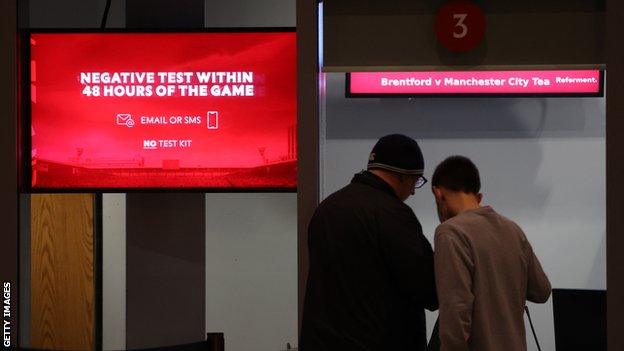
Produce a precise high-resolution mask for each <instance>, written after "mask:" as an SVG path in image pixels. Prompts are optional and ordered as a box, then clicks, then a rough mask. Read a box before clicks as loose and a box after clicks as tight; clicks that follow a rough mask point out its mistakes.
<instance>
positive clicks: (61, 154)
mask: <svg viewBox="0 0 624 351" xmlns="http://www.w3.org/2000/svg"><path fill="white" fill-rule="evenodd" d="M295 44H296V40H295V33H294V32H292V31H282V32H279V31H278V32H199V33H31V34H30V122H31V127H30V140H31V142H30V146H31V150H30V151H31V155H32V156H31V165H29V168H31V170H32V171H31V181H30V183H31V185H32V188H33V189H126V188H127V189H133V188H139V189H141V188H173V189H175V188H218V189H294V188H295V187H296V184H297V169H296V167H297V166H296V165H297V160H296V157H297V140H296V113H297V105H296V96H297V92H296V47H295Z"/></svg>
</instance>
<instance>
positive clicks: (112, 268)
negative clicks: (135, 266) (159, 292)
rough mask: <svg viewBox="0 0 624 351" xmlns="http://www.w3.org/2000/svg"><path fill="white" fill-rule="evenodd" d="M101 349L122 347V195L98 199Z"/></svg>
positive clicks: (123, 291)
mask: <svg viewBox="0 0 624 351" xmlns="http://www.w3.org/2000/svg"><path fill="white" fill-rule="evenodd" d="M102 232H103V234H102V266H103V267H102V326H103V328H102V348H103V349H104V350H124V349H125V348H126V195H125V194H104V195H103V196H102Z"/></svg>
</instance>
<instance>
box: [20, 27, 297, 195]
mask: <svg viewBox="0 0 624 351" xmlns="http://www.w3.org/2000/svg"><path fill="white" fill-rule="evenodd" d="M197 33H199V34H202V33H206V34H211V33H215V34H217V33H250V34H253V33H293V34H295V43H296V36H297V30H296V27H207V28H198V29H177V28H166V29H125V28H105V29H99V28H24V29H22V30H20V33H19V40H18V42H19V55H20V59H19V61H18V62H19V73H18V75H19V80H20V82H19V86H18V88H19V89H18V104H19V108H18V110H19V121H18V126H19V128H20V130H19V131H18V140H19V141H18V142H19V143H20V145H19V147H18V150H19V151H18V152H19V159H20V165H19V170H20V171H19V173H20V174H19V177H18V178H19V179H18V184H19V189H20V192H21V193H26V194H38V193H47V194H49V193H59V194H62V193H198V192H200V193H201V192H203V193H296V192H297V186H294V187H235V188H219V187H179V188H174V187H136V188H133V187H75V186H73V187H66V188H47V187H33V186H32V139H31V138H32V136H31V125H32V123H31V122H32V110H31V103H30V99H31V91H30V79H31V74H30V70H31V69H30V57H31V56H30V38H31V35H32V34H197ZM295 55H297V53H296V52H295ZM296 66H297V62H295V67H296ZM295 79H297V77H295ZM295 109H296V111H298V110H299V106H298V100H297V99H295ZM296 115H298V112H297V114H296ZM295 128H296V130H297V139H296V140H297V141H298V139H299V135H298V134H299V133H298V120H297V116H295ZM298 145H299V144H298V142H297V150H296V152H297V168H298V164H299V150H298V149H299V148H298ZM296 176H297V179H296V184H298V183H299V179H298V174H297V175H296Z"/></svg>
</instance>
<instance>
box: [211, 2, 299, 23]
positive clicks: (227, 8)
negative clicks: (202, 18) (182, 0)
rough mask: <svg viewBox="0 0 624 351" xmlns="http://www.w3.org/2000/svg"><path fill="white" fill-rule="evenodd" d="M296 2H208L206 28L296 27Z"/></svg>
mask: <svg viewBox="0 0 624 351" xmlns="http://www.w3.org/2000/svg"><path fill="white" fill-rule="evenodd" d="M295 4H296V1H295V0H227V1H211V0H207V1H206V22H205V24H206V27H294V26H295Z"/></svg>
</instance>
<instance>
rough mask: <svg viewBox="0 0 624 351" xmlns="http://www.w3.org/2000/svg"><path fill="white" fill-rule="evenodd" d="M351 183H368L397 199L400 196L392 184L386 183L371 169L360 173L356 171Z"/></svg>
mask: <svg viewBox="0 0 624 351" xmlns="http://www.w3.org/2000/svg"><path fill="white" fill-rule="evenodd" d="M351 183H360V184H366V185H368V186H370V187H373V188H375V189H378V190H381V191H383V192H385V193H387V194H389V195H391V196H393V197H395V198H397V199H398V198H399V197H398V196H397V195H396V193H395V192H394V189H392V187H391V186H390V184H388V183H386V181H385V180H383V179H381V178H380V177H378V176H376V175H375V174H373V173H371V172H369V171H362V172H360V173H356V174H355V175H354V176H353V179H352V180H351Z"/></svg>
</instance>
